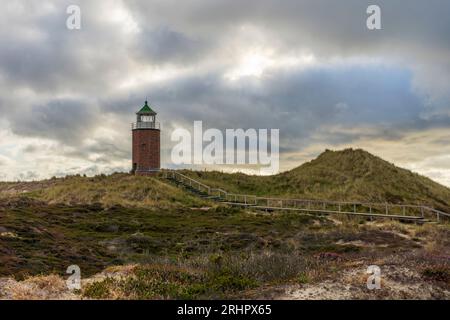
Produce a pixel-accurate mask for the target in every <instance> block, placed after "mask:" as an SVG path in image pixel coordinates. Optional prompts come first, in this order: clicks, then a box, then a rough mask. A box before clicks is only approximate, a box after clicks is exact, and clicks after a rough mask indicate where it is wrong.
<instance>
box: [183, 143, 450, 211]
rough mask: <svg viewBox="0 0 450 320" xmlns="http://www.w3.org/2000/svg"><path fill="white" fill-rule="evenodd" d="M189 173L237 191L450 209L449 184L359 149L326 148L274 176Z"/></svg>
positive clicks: (209, 183) (207, 181)
mask: <svg viewBox="0 0 450 320" xmlns="http://www.w3.org/2000/svg"><path fill="white" fill-rule="evenodd" d="M184 173H185V174H187V175H189V176H191V177H193V178H195V179H198V180H200V181H202V182H204V183H206V184H208V185H211V186H214V187H219V188H222V189H225V190H229V191H232V192H237V193H246V194H256V195H275V196H283V197H290V198H306V199H324V200H341V201H368V202H389V203H409V204H425V205H430V206H433V207H436V208H437V209H441V210H444V211H450V189H449V188H447V187H445V186H442V185H440V184H438V183H436V182H434V181H432V180H431V179H429V178H426V177H424V176H421V175H419V174H416V173H413V172H411V171H409V170H406V169H402V168H399V167H396V166H395V165H393V164H391V163H389V162H387V161H384V160H382V159H380V158H378V157H376V156H374V155H372V154H370V153H368V152H366V151H364V150H359V149H358V150H353V149H347V150H343V151H326V152H324V153H322V154H321V155H320V156H319V157H318V158H316V159H314V160H312V161H310V162H308V163H305V164H303V165H301V166H300V167H297V168H295V169H293V170H290V171H287V172H283V173H280V174H277V175H274V176H249V175H245V174H241V173H235V174H227V173H221V172H198V171H189V170H185V171H184Z"/></svg>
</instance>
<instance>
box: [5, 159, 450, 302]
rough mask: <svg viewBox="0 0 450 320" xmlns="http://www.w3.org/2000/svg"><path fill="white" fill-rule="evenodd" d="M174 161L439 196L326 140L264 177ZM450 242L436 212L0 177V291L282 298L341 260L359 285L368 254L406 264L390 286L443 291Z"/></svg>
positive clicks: (259, 181)
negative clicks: (282, 207) (288, 203)
mask: <svg viewBox="0 0 450 320" xmlns="http://www.w3.org/2000/svg"><path fill="white" fill-rule="evenodd" d="M347 162H348V163H347ZM361 163H362V165H360V166H358V164H361ZM186 173H187V174H189V175H191V176H193V177H195V178H197V179H201V180H203V181H204V182H206V183H208V184H210V185H214V186H217V187H222V188H224V189H227V190H230V191H237V192H245V193H252V194H269V193H272V194H278V195H283V196H289V197H290V196H292V197H309V198H312V197H316V198H321V197H323V198H328V197H330V198H332V199H340V200H349V199H352V200H354V199H356V200H357V199H363V200H372V201H375V200H376V201H387V200H389V199H391V200H392V201H394V202H396V201H398V202H403V201H405V202H406V201H407V202H412V201H413V199H418V201H429V202H432V203H433V204H434V205H436V206H439V205H440V206H442V207H446V206H448V204H449V199H450V197H449V195H448V192H449V191H448V189H447V188H445V187H443V186H440V185H438V184H436V183H434V182H432V181H430V180H428V179H426V178H423V177H421V176H418V175H415V174H413V173H409V172H406V171H405V170H403V169H399V168H396V167H394V166H393V165H390V164H387V163H385V162H384V161H382V160H381V159H378V158H375V157H373V156H370V155H368V154H366V153H365V152H363V151H352V152H350V151H344V152H341V153H334V152H331V151H328V152H326V153H324V154H323V155H321V156H320V157H319V158H318V159H316V160H314V161H312V162H311V163H308V164H305V165H303V166H301V167H299V168H297V169H294V170H292V171H290V172H286V173H283V174H280V175H277V176H273V177H252V176H245V175H241V174H221V173H218V172H186ZM397 180H398V181H400V182H397ZM269 181H271V182H270V183H269ZM382 181H384V183H382ZM358 188H359V189H358ZM388 195H389V197H390V198H389V197H388ZM449 248H450V227H449V225H448V224H441V225H435V224H426V225H415V224H406V223H400V222H393V221H382V220H380V221H370V220H369V219H365V218H351V217H344V216H343V217H337V216H319V215H309V214H298V213H289V212H276V213H266V212H258V211H254V210H252V211H250V210H246V209H242V208H233V207H229V206H224V205H221V204H218V203H215V202H212V201H209V200H205V199H201V198H198V197H196V196H194V195H193V194H190V193H188V192H187V191H185V190H183V189H181V188H177V187H175V186H174V185H172V184H171V183H170V182H168V181H166V180H164V179H162V178H161V177H135V176H131V175H128V174H113V175H111V176H104V175H101V176H97V177H92V178H89V177H82V176H71V177H66V178H58V179H56V178H54V179H49V180H45V181H39V182H17V183H0V298H1V297H4V298H10V299H14V298H19V299H20V298H38V299H54V298H64V299H72V298H73V299H80V298H83V299H215V298H261V297H265V298H274V297H275V298H276V297H283V294H282V293H280V292H278V291H276V290H282V292H285V291H286V290H285V288H286V287H289V288H291V287H297V288H309V289H308V290H310V289H311V288H312V289H311V290H313V289H314V288H315V287H314V286H316V285H318V284H319V283H326V282H327V281H332V282H333V281H338V280H339V281H341V280H342V279H344V278H345V277H343V275H345V274H348V273H349V272H350V274H351V276H349V279H350V280H345V281H347V282H345V281H344V280H342V281H343V282H342V288H347V285H353V286H357V288H359V289H358V290H360V291H358V290H357V291H355V292H358V295H359V296H360V297H364V296H365V295H369V294H370V293H368V292H365V291H361V290H363V289H361V288H364V285H365V283H364V281H365V280H364V279H363V277H364V272H365V268H367V266H368V265H371V264H377V265H380V266H383V267H384V268H387V269H388V270H391V269H389V268H394V269H392V270H393V271H390V272H391V274H393V275H395V277H397V274H398V273H405V272H406V273H407V271H404V270H414V276H413V277H412V276H411V277H409V278H405V280H404V283H403V282H402V285H408V286H409V287H410V288H412V289H411V290H410V291H408V292H410V293H399V292H400V291H401V290H403V289H401V290H400V291H396V292H397V293H398V296H399V297H406V298H414V297H415V296H414V292H415V291H414V290H416V289H414V288H415V287H414V284H412V281H413V280H414V281H416V282H417V281H419V282H420V283H422V284H424V285H425V286H429V287H430V289H429V291H427V293H426V294H424V295H423V297H425V298H426V297H429V296H433V297H435V298H449V290H450V282H449V274H450V272H449V270H450V269H449V265H450V260H449V257H450V251H449ZM73 264H76V265H79V266H80V268H81V272H82V277H83V279H84V280H83V287H82V290H81V291H76V292H73V291H68V289H67V288H66V286H65V285H64V284H65V282H64V278H65V277H67V275H66V274H65V272H66V269H67V267H68V266H69V265H73ZM402 268H403V269H402ZM352 270H359V271H358V272H362V273H363V274H362V275H360V274H358V275H356V276H355V275H352V273H351V272H353V271H352ZM399 270H400V271H399ZM397 278H398V277H397ZM345 279H347V278H345ZM411 279H413V280H411ZM363 280H364V281H363ZM402 281H403V280H402ZM408 281H409V282H411V283H410V284H408ZM387 283H388V284H389V283H390V285H392V283H393V282H392V281H391V282H389V281H388V282H387ZM405 283H406V284H405ZM413 287H414V288H413ZM279 288H281V289H279ZM402 288H403V287H402ZM436 288H437V289H436ZM324 290H325V289H324ZM327 290H328V289H327ZM417 290H419V289H417ZM417 290H416V291H417ZM436 290H437V291H436ZM344 291H348V290H347V289H345V290H344ZM277 292H278V293H277ZM319 292H322V291H319ZM402 292H403V291H402ZM320 294H322V293H320ZM322 295H323V294H322ZM358 295H357V297H358ZM378 295H379V296H377V298H386V297H389V296H390V295H389V293H388V292H384V291H382V292H381V293H378ZM298 296H299V297H304V296H303V293H302V294H299V295H298ZM325 296H326V295H325ZM289 297H292V295H290V296H288V298H289ZM344 297H347V296H344ZM395 297H397V295H396V296H395ZM421 297H422V296H421Z"/></svg>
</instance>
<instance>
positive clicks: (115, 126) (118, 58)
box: [0, 0, 450, 186]
mask: <svg viewBox="0 0 450 320" xmlns="http://www.w3.org/2000/svg"><path fill="white" fill-rule="evenodd" d="M399 1H400V0H379V5H380V6H381V7H382V10H383V11H384V12H389V14H387V15H385V16H384V22H383V30H379V31H377V32H374V33H372V32H368V31H367V29H366V12H365V9H366V8H367V6H368V5H369V4H371V3H370V1H369V0H346V1H342V2H339V3H337V1H332V0H295V1H283V2H279V1H276V0H248V1H245V2H240V3H239V5H237V4H234V3H232V2H230V1H229V0H214V1H210V0H196V1H177V0H164V1H155V0H147V1H140V0H129V1H128V0H127V1H125V0H112V1H87V0H74V1H69V0H58V1H57V0H43V1H39V2H37V1H26V0H17V1H12V0H11V1H9V0H8V1H6V2H5V4H4V5H3V7H2V8H3V10H2V11H0V48H1V50H0V179H1V180H13V179H19V178H20V179H37V178H45V177H51V176H53V175H64V174H73V173H87V174H98V173H102V172H104V173H108V172H111V171H113V170H119V171H128V170H129V169H130V152H131V137H130V127H129V124H130V122H132V121H133V120H134V116H135V115H134V113H135V112H136V111H137V109H138V108H139V107H140V106H141V105H142V103H143V101H144V100H145V99H146V98H148V100H149V101H150V103H151V104H152V106H154V108H155V110H156V112H158V120H159V121H160V122H161V124H162V127H163V130H162V132H161V134H162V148H163V149H164V150H170V148H171V145H170V143H169V141H170V139H169V138H168V137H169V136H170V133H171V131H172V130H174V129H176V128H177V127H179V126H190V125H192V123H193V121H196V120H202V121H204V122H205V123H207V125H208V127H214V128H230V127H234V128H279V129H280V148H281V149H280V160H281V162H280V167H281V169H282V170H287V169H290V168H292V167H295V166H298V165H300V164H301V163H303V162H304V161H308V160H311V159H312V158H314V157H315V156H317V155H318V154H319V153H320V152H322V151H323V150H324V149H325V148H329V149H340V148H345V147H360V148H363V149H367V150H368V151H369V152H373V153H375V154H377V155H378V156H380V157H382V158H385V159H387V160H389V161H392V162H394V163H396V164H398V165H400V166H404V167H407V168H411V169H413V170H415V171H417V172H419V173H422V174H425V175H428V176H430V177H431V178H433V179H436V180H437V181H439V182H441V183H444V184H446V185H449V186H450V167H448V166H446V165H445V162H446V161H448V155H449V154H450V131H449V129H448V128H450V94H449V92H450V60H449V59H448V57H449V56H450V42H449V41H448V35H449V34H450V20H449V19H448V16H447V15H448V14H447V13H448V12H450V2H448V1H447V2H443V1H440V0H429V1H423V0H410V1H409V4H408V6H409V7H410V8H415V10H411V11H408V12H405V10H404V6H403V5H399ZM69 4H74V5H78V6H80V8H81V15H82V23H81V25H82V28H81V30H79V31H70V30H67V28H66V26H65V18H66V12H65V8H66V6H67V5H69ZM361 8H363V10H361ZM411 21H414V23H413V24H412V23H411ZM162 164H163V167H168V166H170V165H171V163H170V159H168V157H166V158H164V155H163V158H162ZM220 169H222V168H220ZM226 169H227V168H224V170H226ZM231 170H234V169H231ZM245 170H247V172H250V171H248V170H251V168H242V170H241V171H245Z"/></svg>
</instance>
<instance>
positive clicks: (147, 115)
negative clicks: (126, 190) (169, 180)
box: [131, 101, 161, 175]
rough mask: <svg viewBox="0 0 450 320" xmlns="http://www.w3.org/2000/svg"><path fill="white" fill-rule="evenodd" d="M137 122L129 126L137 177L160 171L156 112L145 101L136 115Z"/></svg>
mask: <svg viewBox="0 0 450 320" xmlns="http://www.w3.org/2000/svg"><path fill="white" fill-rule="evenodd" d="M136 116H137V121H136V122H135V123H133V124H132V125H131V127H132V132H133V168H132V169H131V172H132V173H133V174H137V175H150V174H153V173H155V172H157V171H159V169H160V166H161V164H160V127H159V122H156V121H155V120H156V112H155V111H153V110H152V109H151V108H150V107H149V105H148V104H147V101H145V105H144V106H143V107H142V108H141V110H139V111H138V112H137V113H136Z"/></svg>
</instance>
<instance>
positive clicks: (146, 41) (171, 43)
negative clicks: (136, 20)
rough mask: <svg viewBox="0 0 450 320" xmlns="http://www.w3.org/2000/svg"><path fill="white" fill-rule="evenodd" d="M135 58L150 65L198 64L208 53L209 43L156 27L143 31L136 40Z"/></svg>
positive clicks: (168, 28) (163, 27)
mask: <svg viewBox="0 0 450 320" xmlns="http://www.w3.org/2000/svg"><path fill="white" fill-rule="evenodd" d="M135 45H136V46H135V49H136V51H135V52H136V53H137V54H136V57H137V58H138V59H139V60H140V61H144V62H150V63H152V64H159V63H163V64H164V63H170V64H183V63H192V62H198V61H196V60H197V59H201V57H203V56H204V55H206V54H207V53H208V48H209V43H207V42H206V41H204V40H202V39H195V38H190V37H189V36H187V35H185V34H183V33H182V32H179V31H175V30H171V29H170V27H168V26H158V27H156V28H154V29H148V28H146V26H144V30H143V31H142V32H141V34H140V35H139V36H138V38H137V39H136V43H135Z"/></svg>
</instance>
